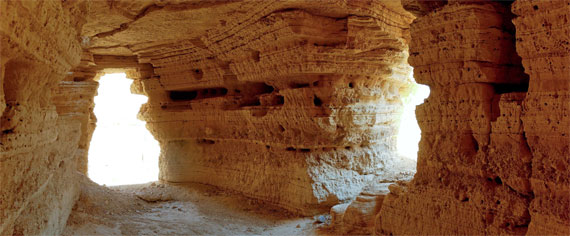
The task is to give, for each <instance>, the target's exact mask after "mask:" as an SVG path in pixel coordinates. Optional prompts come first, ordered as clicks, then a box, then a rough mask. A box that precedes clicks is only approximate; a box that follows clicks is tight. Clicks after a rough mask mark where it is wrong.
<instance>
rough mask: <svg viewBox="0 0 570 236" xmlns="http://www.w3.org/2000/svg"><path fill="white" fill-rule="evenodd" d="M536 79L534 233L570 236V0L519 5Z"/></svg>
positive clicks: (529, 103) (530, 100) (527, 114)
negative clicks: (569, 235)
mask: <svg viewBox="0 0 570 236" xmlns="http://www.w3.org/2000/svg"><path fill="white" fill-rule="evenodd" d="M513 13H515V14H517V15H518V17H517V18H516V19H515V20H514V21H513V22H514V24H515V26H516V28H517V52H518V54H519V55H520V56H521V57H522V59H523V61H522V62H523V66H524V69H525V72H526V73H527V74H529V75H530V83H529V88H528V93H527V96H526V98H525V100H524V101H523V104H522V105H523V116H522V121H523V126H524V128H523V129H524V133H525V136H526V139H527V143H528V146H529V148H530V152H531V153H532V161H531V168H530V169H531V171H530V173H528V172H527V173H528V175H529V177H530V186H531V189H532V192H533V194H534V199H533V200H532V201H531V203H530V208H529V212H530V216H531V222H530V225H529V228H528V234H564V235H568V234H570V198H569V196H570V168H569V163H570V1H528V0H522V1H521V0H519V1H516V2H515V3H514V4H513Z"/></svg>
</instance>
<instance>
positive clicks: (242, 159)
mask: <svg viewBox="0 0 570 236" xmlns="http://www.w3.org/2000/svg"><path fill="white" fill-rule="evenodd" d="M402 4H403V7H404V8H405V9H406V10H408V11H409V12H410V13H412V14H414V15H415V16H416V17H417V18H416V20H414V22H413V23H412V24H411V25H410V22H412V20H413V19H414V17H413V16H412V15H410V14H408V13H406V12H405V11H404V10H403V9H402V6H401V5H400V2H399V1H376V0H369V1H342V0H339V1H279V2H272V1H243V2H238V1H236V2H220V1H217V2H216V1H214V2H206V1H204V2H177V1H174V2H171V1H123V0H118V1H65V2H60V1H0V12H2V15H0V43H1V45H0V46H1V52H0V66H1V69H0V115H1V116H0V131H2V132H1V133H0V135H1V136H0V199H1V201H0V210H1V211H0V217H1V218H0V219H1V220H0V234H2V235H4V234H6V235H11V234H15V235H20V234H59V233H60V232H61V230H62V227H63V226H64V225H65V221H66V219H67V216H68V214H69V212H70V210H71V207H72V206H73V204H74V202H75V199H76V198H77V183H76V182H75V181H74V179H75V178H74V174H75V171H76V170H78V171H79V172H83V173H86V171H87V150H88V148H89V141H90V137H91V134H92V132H93V129H94V127H95V122H96V118H95V117H94V115H93V113H92V109H93V96H94V95H95V94H96V88H97V82H96V80H97V77H98V76H99V75H101V73H104V72H117V71H125V70H126V71H127V75H128V77H129V78H133V79H134V83H133V86H132V91H133V92H134V93H138V94H144V95H147V96H149V102H148V103H147V104H146V105H144V106H143V107H142V108H141V112H140V114H139V115H140V118H141V119H144V120H146V121H147V127H148V128H149V130H150V131H151V132H152V133H153V135H154V136H155V137H156V138H157V140H159V142H160V144H161V149H162V153H161V157H160V168H161V176H160V178H161V179H162V180H165V181H168V182H199V183H205V184H210V185H215V186H218V187H222V188H225V189H227V190H232V191H236V192H240V193H243V194H245V195H247V196H250V197H253V198H257V199H260V200H263V201H267V202H270V203H274V204H276V205H279V206H282V207H284V208H287V209H289V210H292V211H295V212H299V213H302V214H313V213H315V212H317V211H321V210H323V209H327V208H328V207H329V206H331V205H333V204H336V203H338V202H343V201H345V200H349V199H352V198H354V197H355V196H356V195H357V194H359V192H360V191H361V190H362V187H363V186H364V185H366V184H367V183H368V182H370V181H371V180H372V179H374V177H375V176H376V177H377V176H378V174H379V173H383V172H385V171H387V170H390V169H391V168H392V167H393V164H394V162H395V161H397V155H396V153H395V151H396V150H395V141H396V139H395V135H396V134H397V128H396V127H397V126H398V120H399V116H400V112H401V106H402V102H401V99H402V97H403V96H406V95H407V93H408V92H409V88H410V86H411V81H410V71H411V69H412V68H411V67H410V66H409V65H408V61H409V64H410V65H412V66H413V67H414V69H413V70H414V77H415V79H416V81H417V82H419V83H422V84H427V85H429V86H430V88H431V94H430V97H429V98H428V99H427V100H426V103H425V104H423V105H421V106H419V107H418V109H417V111H416V113H417V117H418V122H419V125H420V127H421V129H422V140H421V142H420V151H419V154H418V168H417V169H418V172H417V174H416V175H415V178H414V180H413V181H411V182H409V183H406V182H400V183H399V184H396V185H391V186H390V187H389V190H390V193H387V191H385V190H384V189H382V191H378V193H376V192H374V191H372V190H366V191H364V192H362V193H361V194H364V195H366V194H368V195H370V194H369V193H367V191H368V192H374V194H377V195H378V196H376V195H374V196H375V197H369V198H371V199H374V201H376V200H377V199H382V200H381V202H383V203H380V202H374V204H368V203H369V202H371V201H368V202H363V200H362V199H363V197H361V199H360V200H361V201H360V202H358V201H356V203H359V204H360V205H363V206H361V207H360V208H358V209H356V208H357V207H355V206H353V205H346V206H345V208H348V209H349V210H347V211H348V214H346V215H345V218H346V219H343V220H344V221H345V222H349V224H350V222H353V221H358V220H366V221H367V220H368V218H367V219H351V218H350V217H351V216H352V215H355V214H353V213H354V212H356V211H360V210H362V211H363V212H365V213H366V212H368V211H366V209H365V208H366V207H367V206H374V208H375V211H374V212H376V211H380V213H379V215H378V217H376V226H375V228H376V229H375V230H376V233H378V234H390V233H391V234H483V233H486V234H525V233H526V234H570V232H569V231H570V216H569V213H568V212H570V200H569V199H568V196H569V195H570V187H569V186H570V185H569V176H570V173H569V169H568V163H569V161H570V160H569V157H570V147H569V145H570V137H569V133H570V118H569V109H570V107H569V104H570V81H569V80H570V73H569V70H570V69H569V67H568V61H569V55H570V48H569V46H568V45H569V41H570V39H569V37H570V36H569V35H570V32H569V31H570V24H568V18H569V17H570V14H569V13H568V12H570V2H568V1H562V0H560V1H556V0H553V1H546V0H545V1H530V0H517V1H515V2H514V3H513V4H510V3H507V2H490V1H459V0H449V1H437V2H433V1H417V0H402ZM204 19H208V20H204ZM511 22H513V23H514V24H513V23H511ZM190 26H191V27H190ZM408 45H409V52H408ZM408 57H409V58H408ZM521 58H522V59H521ZM523 72H524V73H523ZM381 181H387V182H393V180H381ZM381 185H382V187H383V188H385V187H386V185H387V184H385V183H383V184H381ZM368 195H366V196H368ZM357 200H358V199H357ZM356 205H358V204H356ZM364 205H365V206H364ZM351 207H352V208H351ZM379 207H381V209H377V208H379ZM371 214H372V213H370V214H368V215H371ZM356 215H357V214H356ZM368 215H366V216H368ZM369 226H370V225H369V224H368V222H367V225H366V227H367V230H368V228H369Z"/></svg>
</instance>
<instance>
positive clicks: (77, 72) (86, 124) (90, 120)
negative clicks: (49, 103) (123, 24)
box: [52, 53, 99, 174]
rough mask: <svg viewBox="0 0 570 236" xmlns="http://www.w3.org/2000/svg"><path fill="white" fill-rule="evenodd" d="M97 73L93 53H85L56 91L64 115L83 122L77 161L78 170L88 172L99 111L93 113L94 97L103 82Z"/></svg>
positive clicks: (57, 105) (55, 100)
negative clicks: (90, 145) (89, 153)
mask: <svg viewBox="0 0 570 236" xmlns="http://www.w3.org/2000/svg"><path fill="white" fill-rule="evenodd" d="M96 75H97V71H96V68H95V63H94V62H93V56H92V55H91V54H90V53H84V54H83V55H82V57H81V62H80V64H79V66H77V67H76V68H74V69H73V70H71V71H70V72H69V73H67V76H66V77H65V78H64V79H63V80H62V81H60V82H59V85H58V87H57V89H55V90H54V92H53V97H52V99H53V103H54V104H55V106H56V108H57V113H58V115H59V116H60V117H66V119H69V120H77V121H79V122H80V123H81V135H80V138H79V144H78V147H77V148H78V149H77V151H76V157H75V160H76V162H77V170H78V171H80V172H81V173H84V174H87V153H88V150H89V142H90V141H91V136H92V134H93V131H94V130H95V122H96V121H97V119H96V118H95V114H94V113H93V108H94V105H95V104H94V103H93V97H94V96H95V94H96V93H97V88H98V87H99V84H98V83H97V82H96V81H94V80H93V78H94V77H95V76H96Z"/></svg>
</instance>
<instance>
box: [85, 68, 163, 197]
mask: <svg viewBox="0 0 570 236" xmlns="http://www.w3.org/2000/svg"><path fill="white" fill-rule="evenodd" d="M131 83H132V80H130V79H127V78H126V75H125V74H124V73H119V74H106V75H104V76H102V77H101V79H100V80H99V89H98V91H97V92H98V95H97V96H96V97H95V109H94V112H95V116H97V127H96V128H95V132H94V133H93V138H92V140H91V146H90V147H89V160H88V162H89V163H88V175H89V178H91V180H93V181H95V182H96V183H98V184H101V185H103V184H105V185H108V186H113V185H125V184H139V183H147V182H150V181H156V180H158V156H159V153H160V147H159V145H158V142H157V141H156V140H155V139H154V137H152V135H151V134H150V132H149V131H148V130H147V129H146V127H145V122H144V121H141V120H138V119H137V113H138V111H139V109H140V107H141V105H142V104H144V103H146V101H147V99H148V98H147V97H146V96H143V95H136V94H131V92H130V85H131Z"/></svg>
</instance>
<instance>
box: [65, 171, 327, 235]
mask: <svg viewBox="0 0 570 236" xmlns="http://www.w3.org/2000/svg"><path fill="white" fill-rule="evenodd" d="M82 178H83V181H82V191H81V197H80V199H79V201H78V203H77V204H76V206H75V207H74V210H73V212H72V214H71V216H70V218H69V220H68V223H67V227H66V229H65V231H64V233H63V234H64V235H315V234H326V233H325V232H327V230H326V227H327V223H328V222H327V223H318V222H317V221H316V220H315V217H300V216H295V215H292V214H291V213H288V212H286V211H284V210H282V209H279V208H275V207H272V206H268V205H264V204H262V203H259V202H255V201H254V200H251V199H247V198H245V197H242V196H240V195H237V194H230V193H227V192H224V191H221V190H219V189H216V188H214V187H209V186H204V185H198V184H185V185H177V186H174V185H165V184H160V183H158V182H157V183H149V184H141V185H128V186H117V187H110V188H107V187H102V186H99V185H97V184H95V183H93V182H91V181H90V180H88V179H87V178H86V177H84V176H83V177H82Z"/></svg>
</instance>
